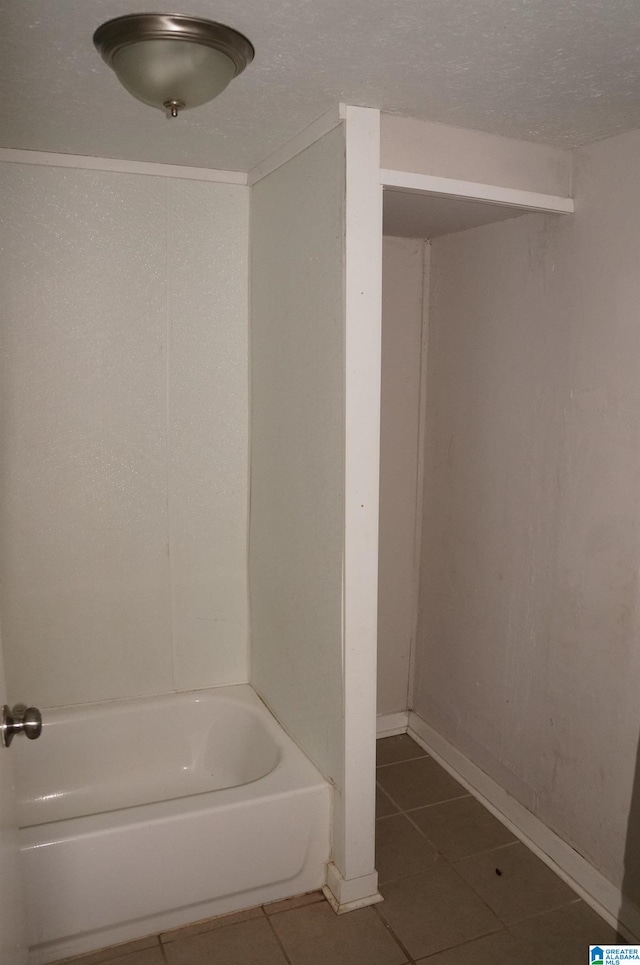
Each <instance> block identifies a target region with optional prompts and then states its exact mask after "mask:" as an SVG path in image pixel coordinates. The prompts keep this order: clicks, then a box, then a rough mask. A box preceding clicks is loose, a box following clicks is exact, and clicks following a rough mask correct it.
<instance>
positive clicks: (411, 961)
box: [371, 905, 416, 965]
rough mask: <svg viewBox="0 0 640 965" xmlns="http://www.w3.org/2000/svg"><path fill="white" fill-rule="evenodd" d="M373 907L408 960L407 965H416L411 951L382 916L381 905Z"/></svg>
mask: <svg viewBox="0 0 640 965" xmlns="http://www.w3.org/2000/svg"><path fill="white" fill-rule="evenodd" d="M371 907H372V909H373V911H374V913H375V914H376V915H377V916H378V919H379V920H380V921H381V922H382V924H383V925H384V927H385V928H386V929H387V931H388V932H389V934H390V935H391V937H392V938H393V940H394V942H395V943H396V945H397V946H398V948H399V949H400V951H401V952H402V954H403V955H404V957H405V958H406V959H407V965H416V960H415V958H414V957H413V956H412V955H410V954H409V949H408V948H407V947H406V945H404V944H403V943H402V942H401V941H400V939H399V938H398V936H397V935H396V933H395V931H394V930H393V928H392V927H391V925H390V924H389V922H388V921H387V919H386V918H385V917H384V915H383V914H382V912H381V909H380V907H379V905H372V906H371Z"/></svg>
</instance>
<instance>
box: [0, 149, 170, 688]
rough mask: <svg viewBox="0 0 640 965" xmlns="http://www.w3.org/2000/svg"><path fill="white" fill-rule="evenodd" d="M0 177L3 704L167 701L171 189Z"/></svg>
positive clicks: (10, 170)
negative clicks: (144, 697)
mask: <svg viewBox="0 0 640 965" xmlns="http://www.w3.org/2000/svg"><path fill="white" fill-rule="evenodd" d="M0 177H2V182H3V186H2V201H1V204H2V221H3V225H4V232H5V237H6V238H9V239H11V243H10V244H7V245H3V246H2V250H1V251H0V260H1V263H2V267H1V274H2V277H3V279H4V281H3V316H4V317H3V320H2V326H1V328H0V339H1V340H2V344H1V349H2V350H1V352H0V365H2V372H1V377H0V392H1V393H2V399H1V410H2V416H1V418H2V424H1V438H2V486H1V490H0V500H1V502H0V521H1V532H2V537H1V540H0V552H1V556H0V573H1V576H2V580H1V587H2V589H1V591H0V592H1V597H0V609H1V612H2V625H3V647H4V654H5V663H6V672H7V685H8V692H9V697H10V699H12V700H23V699H26V700H27V701H29V702H32V703H33V702H38V701H40V702H42V703H43V704H44V705H51V704H65V703H73V702H76V701H81V700H83V701H84V700H100V699H103V698H106V697H111V696H117V695H121V694H123V693H125V694H137V693H149V692H153V691H158V690H167V689H170V688H171V683H172V669H171V632H170V626H171V614H170V608H169V599H168V593H167V589H168V585H169V566H168V558H167V552H166V541H167V486H166V469H165V467H166V458H167V445H166V406H165V395H166V386H165V371H166V337H165V331H166V315H165V263H166V244H165V237H166V236H165V223H166V212H165V210H164V200H165V198H164V190H161V191H160V192H157V191H156V190H155V183H154V182H153V181H151V182H150V181H147V180H145V179H141V178H139V177H135V176H134V175H107V174H101V173H100V174H99V173H95V172H88V171H69V170H54V169H45V168H37V167H32V166H29V167H23V166H21V165H17V164H7V165H2V168H1V169H0ZM163 188H164V182H163Z"/></svg>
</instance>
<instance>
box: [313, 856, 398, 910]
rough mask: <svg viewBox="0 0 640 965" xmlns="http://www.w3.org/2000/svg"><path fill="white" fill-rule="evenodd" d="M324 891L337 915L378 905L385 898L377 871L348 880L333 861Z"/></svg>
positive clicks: (328, 866) (328, 867)
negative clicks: (380, 888)
mask: <svg viewBox="0 0 640 965" xmlns="http://www.w3.org/2000/svg"><path fill="white" fill-rule="evenodd" d="M322 893H323V895H324V896H325V898H326V899H327V901H328V902H329V904H330V905H331V907H332V908H333V910H334V911H335V913H336V915H344V914H345V913H346V912H348V911H357V909H358V908H366V907H367V905H376V904H377V903H378V902H379V901H382V900H383V898H382V895H381V894H380V892H379V891H378V873H377V871H374V872H372V873H371V874H369V875H364V876H363V877H362V878H351V879H349V880H346V879H345V878H343V877H342V875H341V873H340V871H339V869H338V868H337V867H336V866H335V864H334V863H333V862H332V861H330V862H329V864H328V865H327V883H326V885H325V886H324V887H323V889H322Z"/></svg>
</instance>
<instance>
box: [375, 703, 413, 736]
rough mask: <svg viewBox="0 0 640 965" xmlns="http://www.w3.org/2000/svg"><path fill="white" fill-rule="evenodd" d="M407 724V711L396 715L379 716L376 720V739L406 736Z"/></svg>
mask: <svg viewBox="0 0 640 965" xmlns="http://www.w3.org/2000/svg"><path fill="white" fill-rule="evenodd" d="M408 723H409V711H408V710H401V711H400V712H399V713H397V714H380V716H379V717H377V718H376V737H377V738H378V740H379V739H380V738H381V737H395V735H396V734H406V733H407V724H408Z"/></svg>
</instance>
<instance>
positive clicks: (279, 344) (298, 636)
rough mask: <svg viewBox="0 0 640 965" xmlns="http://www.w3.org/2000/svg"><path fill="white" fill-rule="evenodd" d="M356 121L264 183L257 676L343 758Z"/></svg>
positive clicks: (255, 524) (254, 294) (254, 600)
mask: <svg viewBox="0 0 640 965" xmlns="http://www.w3.org/2000/svg"><path fill="white" fill-rule="evenodd" d="M344 153H345V146H344V129H343V126H342V125H341V126H339V127H337V128H335V129H334V130H333V131H331V132H330V133H329V134H327V135H325V136H324V137H322V138H321V139H320V140H318V141H316V142H315V143H314V144H312V145H311V146H310V147H308V148H307V149H306V150H305V151H303V153H302V154H299V155H297V156H296V157H294V158H293V159H292V160H290V161H288V162H287V163H286V164H284V165H282V166H281V167H279V168H278V169H277V170H276V171H274V172H273V173H272V174H270V175H268V176H267V177H265V178H263V179H262V180H261V181H259V182H258V183H257V184H255V185H254V187H253V188H252V202H251V204H252V208H251V269H252V270H251V306H252V308H251V512H250V586H251V638H252V644H251V682H252V684H253V685H254V687H255V688H256V689H257V690H258V692H259V693H260V694H261V695H262V696H263V698H264V699H265V701H266V702H267V703H268V705H269V707H270V708H271V709H272V710H273V712H274V713H275V714H276V716H277V717H278V718H279V719H280V720H281V721H282V723H283V724H284V726H285V727H286V728H287V730H288V731H289V732H290V733H291V734H292V735H293V736H294V737H295V738H296V740H297V741H298V742H299V743H300V744H301V746H302V747H303V748H304V750H305V751H306V752H307V753H308V754H309V756H310V757H311V758H312V759H313V760H314V761H315V763H316V764H317V765H318V767H320V769H321V770H322V771H323V772H324V773H325V774H326V775H329V776H331V777H332V778H333V779H334V780H336V781H338V782H339V783H341V781H342V777H341V774H342V768H343V762H344V727H343V676H342V556H343V540H344V303H343V256H344V192H345V158H344Z"/></svg>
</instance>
